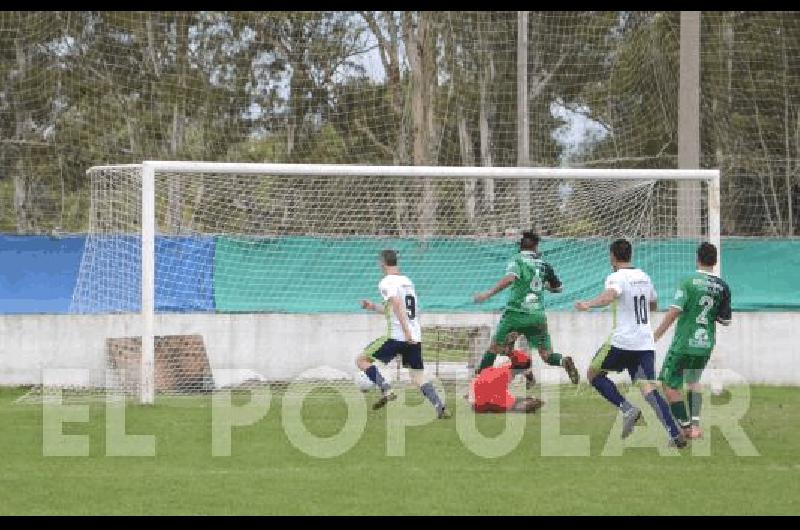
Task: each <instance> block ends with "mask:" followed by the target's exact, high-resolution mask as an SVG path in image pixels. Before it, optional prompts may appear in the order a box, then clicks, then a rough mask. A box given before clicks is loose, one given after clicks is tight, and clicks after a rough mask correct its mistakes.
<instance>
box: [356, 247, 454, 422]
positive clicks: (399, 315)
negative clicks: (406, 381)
mask: <svg viewBox="0 0 800 530" xmlns="http://www.w3.org/2000/svg"><path fill="white" fill-rule="evenodd" d="M380 267H381V270H382V271H383V279H382V280H381V281H380V283H379V284H378V290H379V291H380V293H381V297H382V298H383V304H381V305H378V304H375V303H373V302H371V301H369V300H362V301H361V307H363V308H364V309H367V310H370V311H376V312H378V313H385V314H386V320H387V325H388V328H389V329H388V337H381V338H380V339H378V340H377V341H374V342H373V343H372V344H371V345H370V346H368V347H367V350H370V349H371V348H372V347H373V346H375V345H377V344H380V347H379V348H378V349H377V351H375V352H374V353H373V354H372V355H371V356H370V355H369V354H362V355H360V356H359V357H358V359H356V365H357V366H358V367H359V368H360V369H361V370H363V371H364V373H365V374H366V375H367V377H368V378H369V380H370V381H372V382H373V383H375V385H377V386H378V388H380V390H381V392H382V394H383V395H382V396H381V398H380V399H379V400H378V401H377V402H376V403H375V404H374V405H373V406H372V408H373V409H379V408H381V407H383V406H384V405H386V404H387V403H388V402H389V401H392V400H394V399H396V398H397V395H396V394H395V393H394V392H392V387H391V385H389V383H388V382H387V381H386V379H385V378H384V377H383V375H381V372H380V370H379V369H378V365H380V366H381V368H386V365H387V364H388V363H389V362H390V361H391V360H392V359H394V358H395V357H396V356H397V355H398V354H399V355H400V356H401V358H402V361H403V366H405V367H408V368H409V370H410V372H411V380H412V381H414V383H415V384H416V385H417V386H418V387H419V390H420V392H422V394H423V395H424V396H425V397H426V398H427V399H428V400H429V401H430V402H431V404H432V405H433V406H434V407H435V408H436V415H437V416H438V417H439V418H440V419H444V418H449V417H450V412H449V411H448V410H447V408H446V407H445V406H444V403H442V400H441V399H440V398H439V394H437V392H436V389H435V388H434V387H433V383H431V382H430V381H429V380H427V379H426V377H425V372H424V365H423V364H422V326H421V325H420V322H419V301H418V298H417V292H416V290H415V289H414V284H413V283H412V281H411V280H410V279H409V278H408V276H403V275H402V274H400V268H399V267H398V266H397V252H395V251H394V250H384V251H382V252H381V254H380Z"/></svg>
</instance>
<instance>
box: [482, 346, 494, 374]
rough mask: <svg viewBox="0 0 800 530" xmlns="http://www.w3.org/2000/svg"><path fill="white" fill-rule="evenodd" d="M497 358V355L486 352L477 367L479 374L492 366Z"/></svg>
mask: <svg viewBox="0 0 800 530" xmlns="http://www.w3.org/2000/svg"><path fill="white" fill-rule="evenodd" d="M496 358H497V354H495V353H492V352H491V351H487V352H486V353H484V354H483V358H482V359H481V364H479V365H478V371H479V372H480V371H481V370H483V369H484V368H488V367H490V366H492V365H493V364H494V360H495V359H496Z"/></svg>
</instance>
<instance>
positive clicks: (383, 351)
mask: <svg viewBox="0 0 800 530" xmlns="http://www.w3.org/2000/svg"><path fill="white" fill-rule="evenodd" d="M404 344H405V343H404V342H402V341H399V340H394V339H387V340H385V341H384V342H383V343H382V344H381V345H380V347H379V348H378V350H377V351H376V352H375V353H374V354H373V355H372V358H373V359H374V360H375V363H372V366H371V367H368V368H367V369H366V370H364V373H366V374H367V377H369V378H370V380H371V381H373V382H375V384H376V385H378V387H379V388H380V389H381V393H382V394H383V395H382V396H381V398H380V399H379V400H378V401H376V402H375V404H373V405H372V408H373V409H374V410H378V409H379V408H381V407H384V406H385V405H386V404H387V403H388V402H390V401H393V400H394V399H397V394H395V393H394V392H392V387H391V385H389V383H388V382H386V380H385V379H384V378H383V376H382V375H381V374H380V372H379V371H378V369H377V366H376V365H378V364H380V365H381V366H383V367H384V368H385V367H386V365H387V364H389V363H390V362H391V361H392V359H394V358H395V357H396V356H397V354H398V353H400V351H401V348H402V346H403V345H404ZM373 376H374V377H375V379H374V380H373V379H372V377H373ZM379 381H380V382H379Z"/></svg>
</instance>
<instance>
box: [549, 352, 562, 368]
mask: <svg viewBox="0 0 800 530" xmlns="http://www.w3.org/2000/svg"><path fill="white" fill-rule="evenodd" d="M547 364H549V365H550V366H561V354H560V353H551V354H550V355H548V356H547Z"/></svg>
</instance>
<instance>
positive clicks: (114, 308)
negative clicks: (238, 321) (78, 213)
mask: <svg viewBox="0 0 800 530" xmlns="http://www.w3.org/2000/svg"><path fill="white" fill-rule="evenodd" d="M85 242H86V238H85V237H82V236H75V237H67V238H58V239H56V238H49V237H42V236H28V237H21V236H0V258H2V262H0V313H7V314H8V313H120V312H122V313H124V312H138V311H139V310H140V307H141V306H140V296H139V293H140V291H141V278H140V272H141V250H140V249H141V246H140V244H139V239H138V238H137V237H134V236H107V237H95V238H92V239H91V241H90V244H89V245H88V247H87V248H86V263H84V264H83V270H84V274H83V275H82V276H80V278H79V276H78V271H79V268H80V263H81V257H82V255H83V250H84V246H85ZM123 262H124V263H125V265H126V266H124V267H122V266H121V264H122V263H123ZM213 266H214V238H213V237H156V310H157V311H177V312H202V311H214V290H213V284H212V278H213V276H212V273H213ZM76 285H77V288H78V289H81V290H83V293H82V296H81V297H79V298H80V303H79V304H78V305H73V304H71V303H70V302H71V300H72V294H73V290H74V289H75V288H76Z"/></svg>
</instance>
